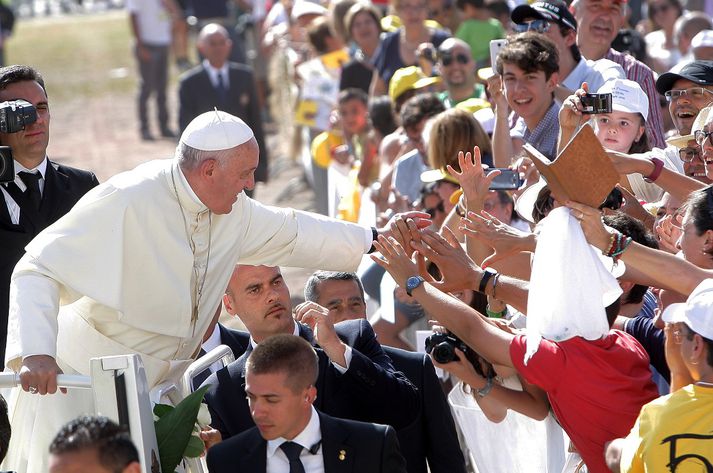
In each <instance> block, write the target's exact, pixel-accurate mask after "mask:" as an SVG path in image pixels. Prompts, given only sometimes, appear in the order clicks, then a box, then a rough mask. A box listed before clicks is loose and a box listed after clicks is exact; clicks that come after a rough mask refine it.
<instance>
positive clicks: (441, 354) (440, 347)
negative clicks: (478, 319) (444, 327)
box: [426, 332, 470, 363]
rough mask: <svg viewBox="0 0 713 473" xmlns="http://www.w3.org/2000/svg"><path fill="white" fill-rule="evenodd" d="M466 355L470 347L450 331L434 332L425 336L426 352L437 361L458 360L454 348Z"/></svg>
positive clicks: (448, 361)
mask: <svg viewBox="0 0 713 473" xmlns="http://www.w3.org/2000/svg"><path fill="white" fill-rule="evenodd" d="M456 348H458V349H459V350H460V351H462V352H463V353H465V354H466V355H468V352H469V351H470V348H468V345H466V344H465V343H463V340H461V339H460V338H458V337H456V336H455V335H453V334H452V333H450V332H449V333H434V334H433V335H430V336H429V337H428V338H426V353H428V354H430V355H431V356H432V357H433V359H434V360H436V361H437V362H439V363H450V362H451V361H458V360H459V359H460V358H458V355H456V351H455V349H456Z"/></svg>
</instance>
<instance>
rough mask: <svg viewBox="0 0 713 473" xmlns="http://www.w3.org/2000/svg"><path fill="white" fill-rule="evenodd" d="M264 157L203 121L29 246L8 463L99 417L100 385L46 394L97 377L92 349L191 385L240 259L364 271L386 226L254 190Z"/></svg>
mask: <svg viewBox="0 0 713 473" xmlns="http://www.w3.org/2000/svg"><path fill="white" fill-rule="evenodd" d="M258 153H259V150H258V146H257V143H256V141H255V138H254V137H253V133H252V130H250V128H249V127H248V126H247V125H246V124H245V123H244V122H243V121H242V120H240V119H239V118H236V117H234V116H232V115H229V114H227V113H224V112H218V111H214V112H208V113H205V114H203V115H200V116H199V117H197V118H196V119H195V120H193V121H192V122H191V123H190V124H189V126H188V127H187V128H186V130H185V132H184V133H183V135H182V136H181V140H180V142H179V144H178V146H177V148H176V155H175V158H174V159H170V160H157V161H151V162H148V163H146V164H142V165H140V166H139V167H137V168H136V169H134V170H132V171H128V172H125V173H122V174H118V175H116V176H114V177H113V178H111V179H109V180H108V181H107V182H106V183H104V184H102V185H99V186H98V187H96V188H95V189H93V190H92V191H90V192H89V193H88V194H86V195H85V196H84V197H83V198H82V199H81V200H80V201H79V202H78V203H77V205H76V206H75V207H74V208H73V209H72V210H71V211H70V212H69V213H68V214H67V215H66V216H65V217H63V218H62V219H60V220H59V221H57V222H56V223H55V224H54V225H52V226H50V227H48V228H47V229H46V230H45V231H43V232H42V233H41V234H40V235H38V236H37V238H35V239H34V240H33V241H32V242H31V243H30V244H29V245H28V246H27V248H26V250H27V253H26V254H25V256H24V257H23V258H22V259H21V260H20V262H19V263H18V264H17V266H16V267H15V271H14V273H13V276H12V284H11V294H10V320H9V327H8V343H7V353H6V360H5V361H6V365H7V366H8V367H10V368H11V369H12V370H15V371H18V372H20V377H21V380H22V391H18V392H19V395H18V397H17V400H16V402H15V407H14V409H13V412H11V416H12V429H13V430H12V441H11V444H10V449H9V450H10V451H9V455H8V457H7V459H6V461H5V463H4V464H3V467H4V468H5V469H10V470H15V471H18V472H20V473H21V472H25V471H27V472H45V471H47V468H46V455H47V454H46V452H47V447H48V445H49V443H50V440H51V439H52V437H53V436H54V435H55V433H56V432H57V431H58V430H59V428H60V427H61V426H62V425H63V424H64V423H65V422H67V421H68V420H70V419H72V418H74V417H76V416H77V415H79V414H82V413H88V412H89V413H92V412H93V400H92V395H91V392H90V391H84V390H70V391H69V392H68V393H67V394H65V395H63V394H56V395H49V396H41V394H46V393H54V392H55V391H56V390H57V385H56V374H57V373H58V372H60V370H61V372H64V373H73V374H84V375H87V374H89V360H90V358H92V357H98V356H110V355H122V354H127V353H138V354H140V355H141V358H142V360H143V363H144V366H145V368H146V374H147V377H148V382H149V386H151V387H153V386H155V385H157V384H158V383H161V382H163V381H166V380H175V379H178V377H180V375H181V374H182V372H183V371H184V370H185V368H186V367H187V366H188V365H189V364H190V362H191V361H192V359H193V358H194V357H195V356H196V354H197V353H198V350H199V348H200V344H201V338H202V336H203V334H204V333H205V331H206V329H207V328H208V325H209V324H210V321H211V318H212V316H213V314H214V312H215V310H216V307H217V306H218V304H219V302H220V300H221V295H222V294H223V292H224V290H225V288H226V286H227V284H228V280H229V279H230V275H231V273H232V271H233V268H234V267H235V264H236V262H240V263H241V264H269V265H275V266H297V267H307V268H322V269H331V270H342V271H352V270H354V269H355V268H356V266H357V265H358V263H359V261H360V259H361V257H362V255H363V254H364V253H365V252H367V251H368V250H369V248H370V247H371V244H372V240H373V237H374V235H373V230H372V229H369V228H364V227H361V226H357V225H353V224H350V223H346V222H340V221H335V220H330V219H327V218H323V217H320V216H317V215H313V214H309V213H305V212H299V211H296V210H292V209H279V208H273V207H266V206H263V205H260V204H259V203H258V202H256V201H254V200H252V199H250V198H248V197H247V196H246V195H245V194H244V193H243V192H242V191H243V189H246V188H247V189H250V188H252V186H253V185H254V179H253V172H254V171H255V169H256V167H257V164H258ZM410 216H415V217H423V215H422V214H413V215H410ZM398 224H399V225H403V220H399V223H398ZM426 224H427V222H425V221H419V226H420V225H426ZM390 225H394V223H393V222H392V223H391V224H390ZM380 231H381V230H380ZM33 394H40V395H33Z"/></svg>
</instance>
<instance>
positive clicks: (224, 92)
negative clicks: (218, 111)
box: [215, 72, 228, 104]
mask: <svg viewBox="0 0 713 473" xmlns="http://www.w3.org/2000/svg"><path fill="white" fill-rule="evenodd" d="M215 90H216V92H218V100H220V103H221V104H224V103H225V100H226V99H227V97H228V88H227V87H226V86H225V81H224V80H223V73H222V72H219V73H218V87H216V89H215Z"/></svg>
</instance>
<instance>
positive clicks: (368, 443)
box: [207, 413, 406, 473]
mask: <svg viewBox="0 0 713 473" xmlns="http://www.w3.org/2000/svg"><path fill="white" fill-rule="evenodd" d="M319 421H320V430H321V431H322V448H321V450H320V451H321V453H322V456H323V458H324V472H325V473H406V465H405V462H404V459H403V457H402V456H401V453H399V442H398V440H397V438H396V434H395V432H394V429H393V428H392V427H389V426H387V425H378V424H368V423H365V422H356V421H352V420H345V419H337V418H334V417H330V416H328V415H325V414H322V413H320V414H319ZM342 458H343V459H342ZM207 461H208V471H210V472H211V473H223V472H226V473H227V472H230V473H233V472H245V473H248V472H250V473H263V472H265V471H266V463H267V441H265V439H263V438H262V437H261V436H260V431H258V429H257V427H253V428H252V429H250V430H247V431H245V432H243V433H242V434H240V435H236V436H235V437H232V438H230V439H228V440H225V441H223V442H221V443H219V444H217V445H215V446H214V447H213V448H211V449H210V450H208V458H207Z"/></svg>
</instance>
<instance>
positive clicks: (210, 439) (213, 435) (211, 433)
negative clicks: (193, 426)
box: [198, 426, 223, 456]
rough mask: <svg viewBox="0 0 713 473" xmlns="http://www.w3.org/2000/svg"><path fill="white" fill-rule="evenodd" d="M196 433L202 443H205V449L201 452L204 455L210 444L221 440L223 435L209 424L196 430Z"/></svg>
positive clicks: (212, 444)
mask: <svg viewBox="0 0 713 473" xmlns="http://www.w3.org/2000/svg"><path fill="white" fill-rule="evenodd" d="M198 435H199V436H200V439H201V440H202V441H203V445H205V451H204V452H203V455H205V454H206V453H207V452H208V449H210V448H211V447H212V446H214V445H216V444H219V443H220V442H222V441H223V436H222V435H220V431H219V430H218V429H214V428H212V427H210V426H208V427H204V428H202V429H201V431H200V432H198ZM203 455H201V456H203Z"/></svg>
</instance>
